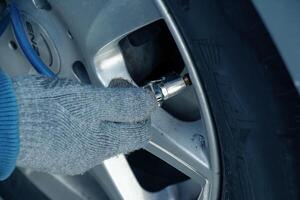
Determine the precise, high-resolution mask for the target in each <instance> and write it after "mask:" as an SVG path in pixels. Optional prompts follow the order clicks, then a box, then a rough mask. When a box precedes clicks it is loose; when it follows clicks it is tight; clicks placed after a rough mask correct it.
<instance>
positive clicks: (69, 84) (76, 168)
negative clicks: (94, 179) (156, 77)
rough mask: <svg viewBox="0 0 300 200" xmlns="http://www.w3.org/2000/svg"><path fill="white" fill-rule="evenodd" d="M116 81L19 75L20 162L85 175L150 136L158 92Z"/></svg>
mask: <svg viewBox="0 0 300 200" xmlns="http://www.w3.org/2000/svg"><path fill="white" fill-rule="evenodd" d="M123 83H124V82H122V81H117V80H116V81H113V82H112V83H111V87H109V88H99V87H98V88H97V87H94V86H90V85H82V84H80V83H77V82H75V81H72V80H66V79H49V78H45V77H40V76H28V77H26V78H24V77H23V78H14V79H13V86H14V88H15V91H16V96H17V102H18V106H19V133H20V153H19V158H18V160H17V165H18V166H20V167H26V168H31V169H33V170H37V171H42V172H49V173H55V174H66V175H75V174H81V173H84V172H85V171H87V170H89V169H90V168H92V167H94V166H96V165H98V164H100V163H101V162H102V161H103V160H105V159H107V158H110V157H112V156H115V155H117V154H120V153H128V152H131V151H133V150H136V149H139V148H142V147H144V146H145V145H146V144H147V142H148V141H149V139H150V137H151V134H150V115H151V114H152V113H153V112H154V111H155V109H156V108H157V104H156V101H155V98H154V96H153V95H152V94H151V93H150V92H148V91H145V90H143V89H140V88H135V87H128V85H126V84H125V85H124V84H123Z"/></svg>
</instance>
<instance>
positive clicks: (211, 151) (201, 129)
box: [91, 0, 220, 199]
mask: <svg viewBox="0 0 300 200" xmlns="http://www.w3.org/2000/svg"><path fill="white" fill-rule="evenodd" d="M146 7H147V12H149V5H148V6H146ZM152 9H153V10H155V11H150V12H153V13H155V14H153V13H152V14H149V15H148V16H150V15H151V16H152V17H154V18H152V19H150V20H149V19H147V20H145V21H144V22H143V23H141V24H143V25H147V24H149V22H152V21H156V20H158V19H164V21H165V22H166V24H167V26H168V28H169V30H170V32H171V33H172V36H173V38H174V40H175V41H176V44H177V46H178V49H179V51H180V53H181V55H182V58H183V60H184V62H185V65H186V67H187V70H188V72H189V74H190V76H191V79H192V82H193V87H194V89H195V91H196V94H197V98H198V101H199V107H200V110H201V117H202V118H201V120H198V121H195V122H183V121H180V120H178V119H176V118H174V117H173V116H171V115H170V114H168V113H167V112H166V111H164V110H163V109H159V111H157V112H156V113H155V114H154V116H153V117H152V131H153V138H152V140H151V141H150V143H149V145H148V146H147V147H146V148H145V149H146V150H147V151H149V152H150V153H152V154H153V155H155V156H157V157H159V158H160V159H162V160H164V161H166V162H167V163H169V164H170V165H172V166H173V167H175V168H176V169H178V170H179V171H181V172H183V173H184V174H185V175H187V176H189V177H190V178H191V179H192V180H193V181H195V182H197V183H199V184H200V185H201V187H202V189H201V193H200V195H199V199H217V197H218V193H219V179H220V167H219V165H220V164H219V156H218V145H217V140H216V134H215V130H214V126H213V121H212V117H211V114H210V111H209V106H208V102H207V100H206V97H205V94H204V91H203V88H202V85H201V82H200V80H199V77H198V75H197V72H196V68H195V65H194V63H193V61H192V59H191V56H190V54H189V52H188V50H187V48H186V45H185V43H184V40H183V38H182V37H181V34H180V32H179V31H178V29H177V27H176V24H175V22H174V20H173V18H172V16H171V15H170V13H169V12H168V9H167V8H166V6H165V4H164V3H163V1H161V0H156V1H155V7H152ZM156 9H157V10H156ZM157 11H158V12H157ZM145 12H146V11H145ZM132 30H134V29H132ZM129 32H131V31H126V33H125V34H124V33H122V34H119V35H120V37H117V39H116V38H114V39H113V40H112V42H110V43H109V44H108V45H106V46H105V47H104V48H102V49H100V50H99V51H98V52H97V54H96V55H95V57H94V66H95V70H94V72H95V73H96V75H97V78H98V80H100V82H101V83H102V84H103V85H105V86H107V85H108V83H109V81H110V80H111V79H112V78H115V77H123V78H125V79H127V80H131V77H130V75H129V73H128V71H127V69H126V65H125V61H124V58H123V57H122V55H121V51H120V50H119V48H118V42H119V41H120V39H121V38H123V37H124V36H126V35H127V34H128V33H129ZM106 56H108V58H107V57H106ZM112 58H113V59H114V60H113V62H112V60H109V59H112ZM91 173H92V174H93V175H94V176H95V177H96V178H97V180H98V181H99V182H100V183H101V184H102V185H103V186H104V188H105V190H106V191H107V192H108V193H109V194H110V196H111V197H112V198H115V199H122V198H123V199H160V198H162V197H163V198H164V199H167V198H172V197H174V196H172V192H170V191H169V190H172V187H168V188H166V189H164V190H162V191H160V192H157V193H150V192H147V191H145V190H143V188H141V187H140V185H139V184H138V182H137V180H136V178H135V177H134V174H133V172H132V171H131V169H130V167H129V165H128V163H127V161H126V158H125V157H124V156H123V155H119V156H117V157H115V158H112V159H109V160H107V161H105V162H104V164H103V165H102V166H98V167H96V168H94V169H93V170H92V171H91ZM170 193H171V195H170Z"/></svg>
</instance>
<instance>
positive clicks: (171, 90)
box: [144, 74, 192, 106]
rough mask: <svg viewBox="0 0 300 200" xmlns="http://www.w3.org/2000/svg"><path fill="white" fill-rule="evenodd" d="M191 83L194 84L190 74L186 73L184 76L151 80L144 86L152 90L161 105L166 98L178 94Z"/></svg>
mask: <svg viewBox="0 0 300 200" xmlns="http://www.w3.org/2000/svg"><path fill="white" fill-rule="evenodd" d="M189 85H192V82H191V79H190V77H189V74H185V75H184V76H179V75H175V76H174V75H173V76H169V77H162V78H161V79H159V80H154V81H150V82H149V83H148V84H147V85H145V86H144V89H148V90H150V91H152V92H153V93H154V95H155V98H156V100H157V103H158V105H159V106H161V105H162V103H163V102H164V101H165V100H167V99H169V98H171V97H174V96H176V95H177V94H179V93H180V92H182V91H183V90H184V89H185V88H186V87H187V86H189Z"/></svg>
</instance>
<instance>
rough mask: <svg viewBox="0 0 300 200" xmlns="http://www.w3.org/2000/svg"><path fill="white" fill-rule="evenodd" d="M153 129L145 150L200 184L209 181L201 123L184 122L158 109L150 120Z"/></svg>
mask: <svg viewBox="0 0 300 200" xmlns="http://www.w3.org/2000/svg"><path fill="white" fill-rule="evenodd" d="M152 127H153V128H152V131H153V138H152V140H151V141H150V143H149V145H148V146H147V147H146V150H148V151H149V152H150V153H152V154H154V155H156V156H157V157H159V158H161V159H162V160H164V161H166V162H168V163H169V164H171V165H172V166H173V167H175V168H177V169H178V170H180V171H181V172H183V173H184V174H186V175H187V176H189V177H191V178H192V179H194V180H195V181H197V182H199V183H201V184H203V183H205V182H204V181H205V180H206V179H210V176H211V170H210V165H209V160H208V156H207V155H208V144H207V142H206V137H205V134H204V130H203V126H202V123H201V121H200V120H199V121H196V122H183V121H180V120H178V119H176V118H174V117H172V116H171V115H170V114H168V113H167V112H166V111H164V110H162V109H160V110H159V111H157V112H156V113H155V115H154V116H153V117H152Z"/></svg>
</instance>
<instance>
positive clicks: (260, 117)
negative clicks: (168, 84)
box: [166, 0, 300, 200]
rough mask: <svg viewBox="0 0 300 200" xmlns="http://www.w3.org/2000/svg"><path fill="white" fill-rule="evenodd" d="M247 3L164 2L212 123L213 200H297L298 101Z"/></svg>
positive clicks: (211, 0) (229, 0)
mask: <svg viewBox="0 0 300 200" xmlns="http://www.w3.org/2000/svg"><path fill="white" fill-rule="evenodd" d="M249 2H250V1H249ZM249 2H248V1H233V0H166V4H167V6H168V8H169V9H170V12H171V13H172V15H173V16H174V18H175V21H176V23H177V25H178V27H179V29H180V31H181V32H182V34H183V37H184V39H185V40H186V43H187V46H188V48H189V50H190V52H191V54H192V58H193V59H194V62H195V64H196V66H197V70H198V73H199V76H200V79H201V81H202V84H203V85H204V89H205V91H206V95H207V98H208V101H209V104H210V109H211V112H212V115H213V118H214V123H215V126H216V130H217V133H218V140H219V149H220V152H219V153H220V157H221V158H220V159H221V164H222V166H221V167H222V181H221V182H222V183H221V192H220V199H226V200H227V199H236V200H248V199H263V200H276V199H280V200H283V199H289V200H296V199H297V200H298V199H300V196H299V186H300V184H299V180H300V179H299V169H300V163H299V162H300V151H299V150H300V121H299V116H300V115H299V114H300V106H299V105H300V103H299V96H298V93H297V91H296V90H295V87H294V85H293V83H292V81H291V80H290V77H289V75H288V73H287V70H286V68H285V66H284V64H283V62H282V60H281V58H280V56H279V54H278V53H277V50H276V48H275V47H274V45H273V43H272V41H271V39H270V37H269V35H268V34H267V31H266V30H265V28H264V26H263V24H262V23H261V21H260V19H259V17H258V16H257V15H256V13H255V10H254V9H253V7H252V5H251V3H249Z"/></svg>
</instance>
